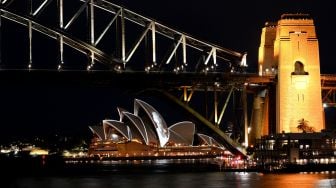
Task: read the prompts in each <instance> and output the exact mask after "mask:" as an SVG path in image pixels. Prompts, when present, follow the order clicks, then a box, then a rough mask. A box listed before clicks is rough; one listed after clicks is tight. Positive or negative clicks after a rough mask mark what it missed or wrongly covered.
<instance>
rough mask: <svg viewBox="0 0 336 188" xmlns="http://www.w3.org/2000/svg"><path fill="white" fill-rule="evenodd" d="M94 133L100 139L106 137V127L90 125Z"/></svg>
mask: <svg viewBox="0 0 336 188" xmlns="http://www.w3.org/2000/svg"><path fill="white" fill-rule="evenodd" d="M89 128H90V130H91V131H92V133H93V134H95V135H97V136H98V138H99V139H100V140H104V139H105V135H104V129H103V127H102V126H89Z"/></svg>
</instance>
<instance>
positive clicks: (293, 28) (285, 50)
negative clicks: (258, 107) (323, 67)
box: [259, 14, 324, 133]
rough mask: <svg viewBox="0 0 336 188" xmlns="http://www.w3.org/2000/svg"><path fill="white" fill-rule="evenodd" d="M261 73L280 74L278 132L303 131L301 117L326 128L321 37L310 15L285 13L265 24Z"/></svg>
mask: <svg viewBox="0 0 336 188" xmlns="http://www.w3.org/2000/svg"><path fill="white" fill-rule="evenodd" d="M259 74H260V75H265V74H277V75H278V82H277V87H276V132H277V133H281V132H301V131H300V130H299V129H297V126H298V122H299V120H302V119H304V120H305V121H308V126H310V127H312V128H313V129H314V131H315V132H320V131H321V129H324V121H323V109H322V99H321V79H320V61H319V48H318V40H317V37H316V33H315V26H314V22H313V20H312V19H311V18H310V17H309V15H307V14H284V15H282V16H281V20H279V21H278V23H277V24H269V23H266V25H265V28H263V30H262V35H261V43H260V48H259Z"/></svg>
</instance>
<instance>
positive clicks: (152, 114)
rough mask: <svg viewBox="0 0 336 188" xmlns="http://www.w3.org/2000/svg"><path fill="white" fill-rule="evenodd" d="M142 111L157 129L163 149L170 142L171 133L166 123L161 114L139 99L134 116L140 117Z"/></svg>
mask: <svg viewBox="0 0 336 188" xmlns="http://www.w3.org/2000/svg"><path fill="white" fill-rule="evenodd" d="M140 109H143V110H144V111H145V112H146V114H147V117H149V118H150V120H151V122H152V124H153V126H154V127H155V129H156V134H157V136H158V137H159V142H160V146H161V147H163V146H164V145H166V143H167V142H168V140H169V131H168V127H167V124H166V122H165V121H164V119H163V118H162V116H161V114H160V113H159V112H158V111H157V110H155V108H153V107H152V106H151V105H149V104H147V103H146V102H144V101H141V100H139V99H135V100H134V114H135V115H138V116H139V117H142V116H140V115H139V114H140Z"/></svg>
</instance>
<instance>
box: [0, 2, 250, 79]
mask: <svg viewBox="0 0 336 188" xmlns="http://www.w3.org/2000/svg"><path fill="white" fill-rule="evenodd" d="M0 5H1V8H0V15H1V17H0V27H1V30H2V29H3V28H4V27H5V26H4V24H3V23H2V22H3V21H1V18H5V19H6V20H10V21H12V22H16V23H18V24H21V25H24V26H26V28H28V31H27V38H28V44H27V46H28V51H29V52H28V54H29V60H28V63H27V65H26V67H25V68H26V69H29V70H32V69H38V67H36V66H34V59H33V58H34V53H33V47H32V46H33V45H32V44H33V42H34V41H33V39H34V37H33V33H34V31H37V32H39V33H42V34H44V35H46V36H48V37H49V38H52V39H55V40H57V43H58V48H59V50H58V51H59V55H58V63H57V66H55V67H54V68H55V70H64V69H66V65H65V60H64V51H65V49H64V48H65V47H64V45H67V46H70V47H71V48H73V49H75V50H78V51H80V52H81V53H83V54H84V55H85V56H86V57H87V58H88V62H85V64H86V66H85V67H86V69H87V70H96V69H97V68H96V67H97V66H96V63H97V62H98V63H99V64H104V65H106V67H105V69H107V70H115V71H125V70H133V67H132V66H130V65H129V64H130V62H131V61H132V60H133V61H141V60H139V58H134V56H135V52H137V51H139V48H140V47H139V46H140V45H141V44H142V43H145V45H146V47H145V48H146V49H145V51H146V52H145V53H146V54H150V55H148V56H150V57H145V63H140V64H141V65H140V66H139V65H137V67H140V69H137V71H146V72H150V71H171V72H216V71H235V70H238V69H240V68H242V67H245V66H246V54H242V53H239V52H235V51H232V50H228V49H226V48H222V47H220V46H217V45H214V44H211V43H208V42H204V41H201V40H198V39H196V38H194V37H192V36H190V35H188V34H185V33H183V32H180V31H177V30H175V29H172V28H170V27H167V26H165V25H163V24H160V23H158V22H157V21H155V20H153V19H150V18H147V17H145V16H142V15H140V14H137V13H135V12H133V11H130V10H128V9H125V8H123V7H121V6H118V5H115V4H113V3H111V2H109V1H106V0H76V1H72V2H71V3H69V2H66V1H64V0H34V1H33V0H28V1H21V0H0ZM50 15H52V16H50ZM48 16H50V17H51V18H54V19H49V18H48ZM103 18H104V23H102V22H103V21H101V20H103ZM98 20H99V22H98ZM83 21H84V23H85V24H84V25H86V26H84V27H83V29H74V28H75V27H77V26H78V23H76V22H80V23H82V22H83ZM113 26H115V29H113V28H112V27H113ZM128 28H130V31H129V30H127V29H128ZM134 28H136V29H134ZM127 32H132V34H130V33H127ZM83 33H84V34H83ZM128 34H129V35H128ZM82 35H84V36H85V37H83V36H82ZM111 35H115V37H114V39H113V40H115V45H112V46H106V45H105V44H106V43H109V40H110V41H112V40H111V37H110V36H111ZM102 43H103V44H104V45H103V44H102ZM110 43H113V42H110ZM148 43H149V44H148ZM129 46H131V47H129ZM162 46H164V47H162ZM167 46H169V48H168V47H167ZM111 48H113V49H115V50H114V52H113V53H111V52H106V51H109V50H110V49H111ZM164 48H167V50H166V49H165V50H163V49H164ZM2 49H3V48H2ZM2 49H1V51H2ZM107 49H109V50H107ZM0 53H1V52H0ZM197 53H198V55H199V56H200V57H199V59H198V60H195V59H193V60H191V59H190V57H191V56H192V57H194V56H195V54H197ZM177 55H179V56H178V57H177ZM132 57H133V58H132ZM173 59H175V62H174V63H173ZM138 64H139V63H138ZM133 66H134V63H133ZM222 66H224V67H225V68H222Z"/></svg>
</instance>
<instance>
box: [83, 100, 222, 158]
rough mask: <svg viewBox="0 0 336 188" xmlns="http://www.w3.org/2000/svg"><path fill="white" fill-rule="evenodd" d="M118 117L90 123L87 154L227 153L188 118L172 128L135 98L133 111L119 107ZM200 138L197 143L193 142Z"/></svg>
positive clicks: (188, 155)
mask: <svg viewBox="0 0 336 188" xmlns="http://www.w3.org/2000/svg"><path fill="white" fill-rule="evenodd" d="M118 112H119V117H120V119H119V120H103V124H102V126H90V127H89V128H90V130H91V131H92V133H93V135H94V136H93V138H92V141H91V144H90V147H89V151H88V154H89V156H91V157H110V158H125V157H133V158H156V157H157V158H180V157H181V158H202V157H216V156H219V155H224V154H226V152H227V151H226V150H225V148H224V147H223V146H222V145H221V144H220V143H218V142H217V141H216V140H215V139H213V138H212V137H210V136H207V135H205V134H200V133H195V124H194V123H192V122H189V121H183V122H179V123H176V124H174V125H172V126H170V127H168V126H167V124H166V122H165V120H164V119H163V118H162V116H161V115H160V113H158V111H157V110H155V109H154V108H153V107H152V106H151V105H149V104H148V103H146V102H144V101H142V100H139V99H135V100H134V112H133V113H131V112H128V111H126V110H124V109H122V108H118ZM194 137H197V138H198V139H197V140H198V141H197V145H195V144H194Z"/></svg>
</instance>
